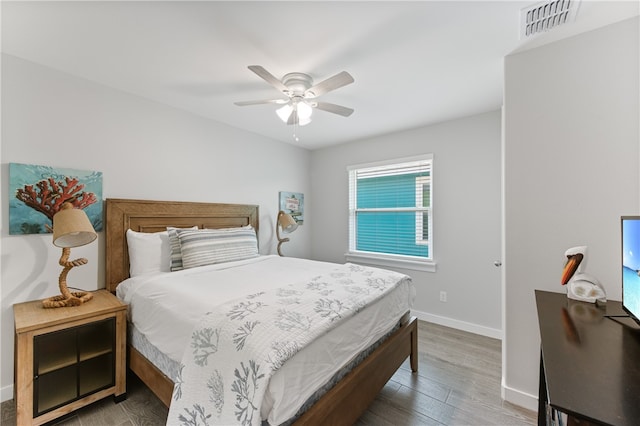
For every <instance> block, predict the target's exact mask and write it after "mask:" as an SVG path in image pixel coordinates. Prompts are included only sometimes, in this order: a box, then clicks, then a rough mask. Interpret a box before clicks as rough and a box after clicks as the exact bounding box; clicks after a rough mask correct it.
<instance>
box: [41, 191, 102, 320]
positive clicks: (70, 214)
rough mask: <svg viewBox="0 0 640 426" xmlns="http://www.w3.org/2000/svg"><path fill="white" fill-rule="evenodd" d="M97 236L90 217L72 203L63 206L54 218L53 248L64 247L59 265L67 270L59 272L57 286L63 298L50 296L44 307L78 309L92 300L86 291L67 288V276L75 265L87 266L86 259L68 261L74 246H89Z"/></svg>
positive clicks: (91, 295) (44, 301)
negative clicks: (70, 307)
mask: <svg viewBox="0 0 640 426" xmlns="http://www.w3.org/2000/svg"><path fill="white" fill-rule="evenodd" d="M97 237H98V235H97V234H96V231H95V230H94V229H93V226H91V222H90V221H89V218H88V217H87V214H86V213H85V212H84V211H82V210H80V209H75V208H73V205H72V204H71V203H68V202H67V203H64V204H62V206H60V210H59V211H58V213H56V214H55V215H54V216H53V245H54V246H56V247H62V256H61V257H60V261H59V263H60V266H62V267H63V268H64V269H63V270H62V272H61V273H60V278H59V279H58V285H59V287H60V293H62V294H61V295H60V296H54V297H50V298H48V299H45V300H43V301H42V305H43V306H44V307H45V308H61V307H64V306H79V305H81V304H83V303H84V302H87V301H89V300H91V298H92V297H93V294H91V293H90V292H86V291H77V292H70V291H69V289H68V288H67V274H68V273H69V271H70V270H71V268H73V267H74V266H80V265H84V264H86V263H87V262H88V260H87V259H84V258H80V259H76V260H69V256H70V254H71V247H80V246H83V245H85V244H89V243H90V242H92V241H93V240H95V239H96V238H97Z"/></svg>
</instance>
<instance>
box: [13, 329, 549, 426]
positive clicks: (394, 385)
mask: <svg viewBox="0 0 640 426" xmlns="http://www.w3.org/2000/svg"><path fill="white" fill-rule="evenodd" d="M418 336H419V337H418V338H419V342H418V348H419V352H420V362H419V367H418V368H419V371H418V373H417V374H411V370H410V368H409V364H408V362H405V364H404V365H403V366H402V367H401V368H400V370H398V371H397V372H396V374H395V375H394V376H393V377H392V378H391V380H390V381H389V382H388V383H387V385H386V386H385V387H384V389H383V390H382V391H381V392H380V394H379V395H378V397H377V398H376V400H375V401H374V402H373V403H372V404H371V406H370V407H369V410H368V411H367V412H366V413H365V414H364V415H363V416H362V417H361V418H360V419H359V420H358V422H357V425H358V426H364V425H376V426H378V425H380V426H382V425H390V426H391V425H393V426H404V425H534V424H536V423H537V419H536V413H534V412H532V411H528V410H524V409H522V408H519V407H516V406H514V405H511V404H509V403H506V402H503V401H502V400H501V398H500V380H501V378H500V377H501V372H500V363H501V349H500V345H501V342H500V341H499V340H495V339H490V338H487V337H483V336H478V335H475V334H470V333H466V332H463V331H459V330H454V329H451V328H447V327H442V326H439V325H435V324H431V323H425V322H422V321H420V322H419V323H418ZM167 411H168V410H167V408H165V407H164V406H163V405H162V403H161V402H160V401H159V400H158V399H157V398H156V397H155V396H154V395H153V394H152V393H151V391H149V390H148V389H147V388H146V387H145V386H144V385H143V384H142V383H141V382H140V381H139V380H138V379H137V378H136V377H135V376H133V375H130V377H128V382H127V399H126V400H125V401H123V402H121V403H120V404H115V403H114V402H113V399H112V398H106V399H104V400H102V401H98V402H96V403H94V404H92V405H90V406H88V407H85V408H83V409H80V410H78V411H77V412H75V413H73V414H72V415H70V416H69V417H67V418H65V419H63V420H61V421H58V422H56V423H53V424H56V425H65V426H101V425H104V426H116V425H117V426H120V425H121V426H133V425H135V426H143V425H144V426H153V425H164V424H165V422H166V416H167ZM1 424H2V426H14V425H15V424H16V420H15V409H14V404H13V401H6V402H4V403H2V423H1Z"/></svg>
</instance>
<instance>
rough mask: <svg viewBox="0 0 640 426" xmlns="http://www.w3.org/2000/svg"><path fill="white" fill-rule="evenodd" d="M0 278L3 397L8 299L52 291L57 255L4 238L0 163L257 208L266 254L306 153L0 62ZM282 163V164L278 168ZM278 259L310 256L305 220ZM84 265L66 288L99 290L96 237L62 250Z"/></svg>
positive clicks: (123, 192) (126, 193) (109, 186)
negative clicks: (284, 196) (93, 175)
mask: <svg viewBox="0 0 640 426" xmlns="http://www.w3.org/2000/svg"><path fill="white" fill-rule="evenodd" d="M0 155H1V158H2V165H1V169H2V170H1V173H2V175H1V176H2V189H1V192H0V195H1V201H0V204H1V206H2V207H1V209H2V223H1V226H2V232H1V235H2V248H1V250H2V251H1V254H2V257H1V258H2V273H1V275H0V277H1V281H0V292H1V298H2V302H1V309H2V312H1V317H0V318H1V322H2V324H1V331H2V334H1V336H2V337H1V341H0V350H1V353H2V357H1V358H2V361H1V365H0V368H1V370H0V387H1V391H2V392H1V394H0V396H1V397H2V398H1V399H2V400H6V399H10V398H11V397H12V394H11V388H12V383H13V310H12V305H13V304H14V303H18V302H23V301H26V300H33V299H42V298H45V297H48V296H52V295H55V294H57V293H58V289H57V279H58V275H59V273H60V266H59V265H58V259H59V257H60V250H59V249H56V248H55V247H54V246H53V245H52V243H51V236H45V235H27V236H13V235H8V197H12V196H14V194H9V193H8V189H9V185H8V163H12V162H16V163H27V164H42V165H49V166H54V167H68V168H74V169H81V170H97V171H101V172H103V197H104V198H137V199H156V200H180V201H209V202H224V203H250V204H258V205H259V206H260V234H259V239H260V251H261V253H265V254H266V253H275V237H274V223H275V217H276V214H277V211H278V192H279V191H295V192H302V193H307V194H308V193H309V190H310V186H309V172H308V170H309V165H310V152H309V151H307V150H304V149H301V148H298V147H295V146H292V145H288V144H284V143H281V142H276V141H272V140H268V139H265V138H263V137H260V136H257V135H255V134H251V133H248V132H245V131H242V130H238V129H234V128H231V127H228V126H225V125H222V124H220V123H216V122H213V121H210V120H206V119H204V118H200V117H196V116H194V115H192V114H189V113H186V112H183V111H180V110H177V109H174V108H170V107H167V106H164V105H160V104H158V103H155V102H151V101H148V100H145V99H142V98H139V97H136V96H133V95H129V94H126V93H123V92H120V91H117V90H114V89H111V88H108V87H105V86H101V85H98V84H94V83H92V82H89V81H86V80H82V79H78V78H75V77H73V76H70V75H68V74H63V73H59V72H57V71H54V70H52V69H49V68H45V67H42V66H39V65H35V64H33V63H30V62H26V61H23V60H21V59H18V58H15V57H12V56H8V55H3V56H2V147H1V151H0ZM282 164H286V167H280V165H282ZM312 204H313V201H312V200H310V199H308V200H307V202H306V206H305V209H306V211H305V219H306V220H305V226H302V227H300V228H299V229H298V230H297V231H296V233H295V236H294V237H293V238H291V242H290V243H287V246H286V251H287V254H288V255H291V256H298V257H309V255H310V245H311V244H310V232H308V231H307V229H306V228H308V227H307V226H306V225H307V223H313V214H312V213H310V211H309V210H310V208H311V207H312ZM72 256H73V257H74V258H76V257H86V258H88V259H89V264H87V265H85V266H82V267H81V268H74V270H73V271H71V273H70V274H69V284H70V285H74V286H79V287H83V288H85V289H88V290H94V289H97V288H102V287H104V235H103V233H102V232H100V233H99V237H98V242H97V243H93V244H91V245H88V246H85V247H80V248H77V249H73V253H72Z"/></svg>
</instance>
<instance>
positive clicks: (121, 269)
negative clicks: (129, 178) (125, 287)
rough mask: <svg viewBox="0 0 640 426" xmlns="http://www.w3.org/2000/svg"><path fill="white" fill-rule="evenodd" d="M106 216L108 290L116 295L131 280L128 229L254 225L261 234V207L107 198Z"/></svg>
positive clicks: (150, 230) (159, 229) (140, 230)
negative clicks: (127, 280)
mask: <svg viewBox="0 0 640 426" xmlns="http://www.w3.org/2000/svg"><path fill="white" fill-rule="evenodd" d="M105 205H106V207H105V208H106V213H105V235H106V265H105V272H106V288H107V290H109V291H111V292H114V291H115V290H116V287H118V284H120V282H122V281H124V280H125V279H127V278H129V252H128V249H127V237H126V232H127V229H132V230H134V231H138V232H159V231H164V230H166V229H167V226H175V227H177V228H188V227H191V226H198V228H210V229H212V228H234V227H239V226H246V225H251V226H253V227H254V228H255V230H256V234H257V233H258V216H259V214H258V206H256V205H250V204H218V203H197V202H181V201H151V200H125V199H114V198H107V200H106V203H105Z"/></svg>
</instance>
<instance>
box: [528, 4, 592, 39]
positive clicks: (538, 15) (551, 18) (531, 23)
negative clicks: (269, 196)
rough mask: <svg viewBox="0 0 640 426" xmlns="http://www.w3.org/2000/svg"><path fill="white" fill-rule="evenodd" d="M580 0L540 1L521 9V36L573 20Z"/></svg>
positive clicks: (538, 32) (550, 28)
mask: <svg viewBox="0 0 640 426" xmlns="http://www.w3.org/2000/svg"><path fill="white" fill-rule="evenodd" d="M579 3H580V0H555V1H547V2H544V3H538V4H536V5H533V6H529V7H527V8H525V9H522V10H521V11H520V28H521V30H520V38H521V39H524V38H527V37H531V36H534V35H537V34H540V33H544V32H546V31H549V30H552V29H554V28H556V27H558V26H560V25H564V24H567V23H569V22H573V21H574V20H575V19H576V14H577V13H578V6H579Z"/></svg>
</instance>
